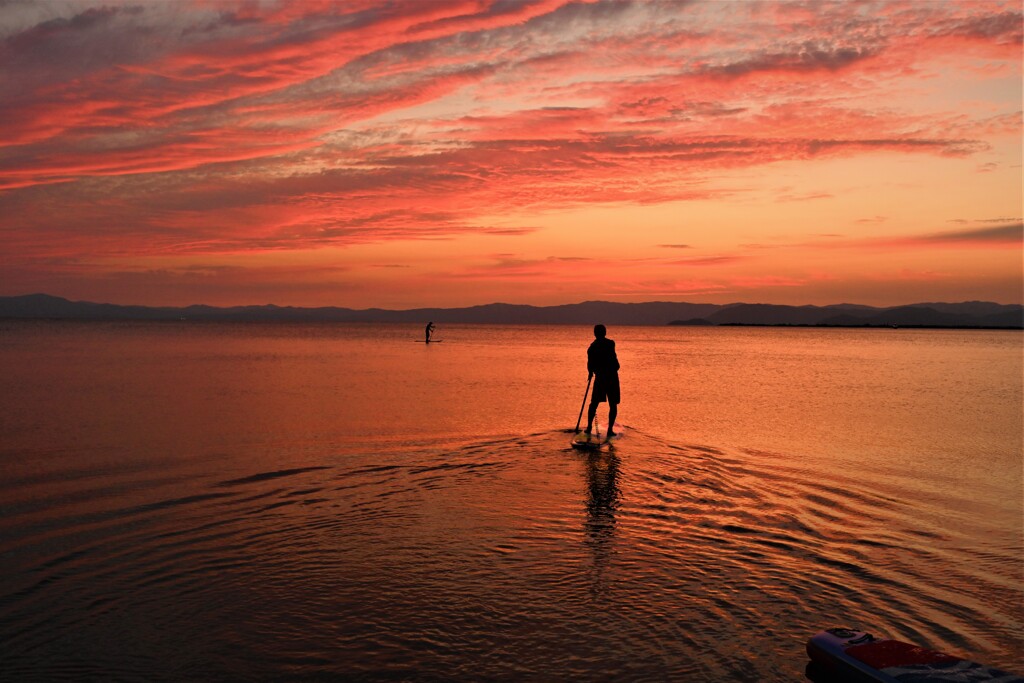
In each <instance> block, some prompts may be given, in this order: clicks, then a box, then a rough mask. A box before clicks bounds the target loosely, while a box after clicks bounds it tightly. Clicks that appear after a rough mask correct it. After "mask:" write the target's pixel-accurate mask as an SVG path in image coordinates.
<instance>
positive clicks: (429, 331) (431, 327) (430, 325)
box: [423, 321, 434, 344]
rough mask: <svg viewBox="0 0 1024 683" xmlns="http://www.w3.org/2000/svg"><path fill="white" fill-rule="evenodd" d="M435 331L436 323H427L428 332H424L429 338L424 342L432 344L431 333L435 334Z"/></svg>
mask: <svg viewBox="0 0 1024 683" xmlns="http://www.w3.org/2000/svg"><path fill="white" fill-rule="evenodd" d="M433 331H434V322H433V321H430V322H429V323H427V328H426V330H424V332H425V333H426V335H427V338H426V339H424V340H423V341H424V342H426V343H427V344H429V343H430V333H431V332H433Z"/></svg>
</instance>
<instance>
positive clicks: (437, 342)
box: [413, 339, 444, 344]
mask: <svg viewBox="0 0 1024 683" xmlns="http://www.w3.org/2000/svg"><path fill="white" fill-rule="evenodd" d="M413 341H414V342H419V343H420V344H440V343H441V342H443V341H444V339H431V340H430V341H427V340H426V339H413Z"/></svg>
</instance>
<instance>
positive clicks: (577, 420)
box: [575, 375, 594, 432]
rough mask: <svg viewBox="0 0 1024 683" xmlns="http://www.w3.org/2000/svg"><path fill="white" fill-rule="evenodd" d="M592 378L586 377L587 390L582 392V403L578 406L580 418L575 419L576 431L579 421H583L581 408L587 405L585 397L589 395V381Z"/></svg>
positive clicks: (578, 428) (578, 429) (578, 427)
mask: <svg viewBox="0 0 1024 683" xmlns="http://www.w3.org/2000/svg"><path fill="white" fill-rule="evenodd" d="M593 378H594V376H593V375H590V376H589V377H587V389H586V391H584V392H583V403H582V404H580V416H579V417H577V418H576V430H575V431H577V432H578V431H580V421H581V420H582V419H583V408H584V407H585V406H586V405H587V395H588V394H589V393H590V380H592V379H593Z"/></svg>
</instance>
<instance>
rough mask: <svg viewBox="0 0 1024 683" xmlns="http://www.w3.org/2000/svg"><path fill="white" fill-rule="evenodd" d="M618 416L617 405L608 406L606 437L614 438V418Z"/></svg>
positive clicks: (610, 404)
mask: <svg viewBox="0 0 1024 683" xmlns="http://www.w3.org/2000/svg"><path fill="white" fill-rule="evenodd" d="M618 414H619V404H618V403H609V404H608V430H607V431H608V436H615V416H616V415H618Z"/></svg>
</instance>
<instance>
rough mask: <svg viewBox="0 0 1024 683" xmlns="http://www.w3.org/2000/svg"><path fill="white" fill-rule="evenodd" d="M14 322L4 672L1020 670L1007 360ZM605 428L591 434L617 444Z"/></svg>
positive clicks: (537, 331)
mask: <svg viewBox="0 0 1024 683" xmlns="http://www.w3.org/2000/svg"><path fill="white" fill-rule="evenodd" d="M421 335H422V329H421V328H420V327H416V326H402V325H333V324H322V325H298V324H276V325H259V324H202V323H59V322H10V321H7V322H0V435H2V442H0V679H3V680H11V681H31V680H47V681H49V680H62V679H66V680H79V679H83V678H85V679H88V678H94V679H103V680H127V681H154V680H271V679H272V680H287V679H302V680H308V679H330V678H346V679H361V678H362V679H380V678H389V679H415V680H436V679H499V680H521V679H526V680H557V679H565V678H576V679H582V680H593V679H600V680H610V679H615V680H653V681H657V680H684V681H691V680H692V681H730V680H735V681H800V680H803V679H804V667H805V664H806V661H807V660H806V656H805V654H804V649H803V648H804V643H805V641H806V640H807V638H808V637H809V636H810V635H812V634H813V633H814V632H816V631H818V630H820V629H822V628H825V627H830V626H837V625H846V626H852V627H856V628H861V629H863V630H867V631H871V632H873V633H875V634H876V635H884V636H889V637H895V638H900V639H904V640H912V641H915V642H919V643H921V644H924V645H926V646H929V647H932V648H936V649H940V650H944V651H948V652H951V653H953V654H959V655H962V656H966V657H970V658H972V659H976V660H978V661H982V662H984V663H987V664H990V665H993V666H998V667H1001V668H1005V669H1009V670H1011V671H1015V672H1017V673H1022V672H1024V666H1022V661H1024V640H1022V634H1024V592H1022V590H1024V562H1022V558H1024V540H1022V524H1024V510H1022V405H1024V399H1022V382H1024V368H1022V357H1024V353H1022V350H1024V346H1022V339H1024V337H1022V335H1021V333H1020V332H1012V331H942V330H904V329H900V330H824V329H779V328H775V329H772V328H698V329H694V328H641V327H620V328H616V327H612V328H610V329H609V336H610V337H611V338H612V339H614V340H615V341H616V343H617V346H618V352H619V359H620V362H621V364H622V370H621V373H620V376H621V381H622V393H623V403H622V405H621V407H620V411H619V421H620V422H621V423H623V424H625V425H626V426H627V433H626V436H625V437H623V439H622V440H621V441H620V442H619V444H618V445H617V446H616V447H615V449H614V450H612V451H610V452H602V453H597V454H589V455H588V454H581V453H579V452H576V451H573V450H572V449H570V448H569V447H568V441H569V437H570V434H569V433H568V431H571V429H572V428H573V426H574V425H575V424H576V418H577V415H578V414H579V410H580V404H581V402H582V400H583V392H584V390H585V388H586V381H587V373H586V366H585V359H586V355H585V351H586V347H587V345H588V344H589V343H590V341H591V340H592V335H591V332H590V329H589V328H584V327H571V326H567V327H513V326H505V327H498V326H470V325H465V326H455V325H451V326H441V327H440V328H439V329H438V330H437V331H436V332H435V337H436V338H440V339H443V340H444V341H443V343H440V344H430V345H429V346H427V345H424V344H422V343H414V342H415V340H417V339H420V338H421ZM606 414H607V413H606V410H605V409H602V410H601V411H600V412H599V420H602V421H603V420H604V418H605V415H606Z"/></svg>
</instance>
